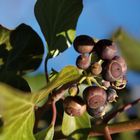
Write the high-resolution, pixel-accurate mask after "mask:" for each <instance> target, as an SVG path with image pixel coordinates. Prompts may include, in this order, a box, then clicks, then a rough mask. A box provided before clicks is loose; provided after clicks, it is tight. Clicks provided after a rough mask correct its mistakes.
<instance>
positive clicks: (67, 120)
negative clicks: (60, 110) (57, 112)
mask: <svg viewBox="0 0 140 140" xmlns="http://www.w3.org/2000/svg"><path fill="white" fill-rule="evenodd" d="M90 127H91V124H90V119H89V116H88V114H87V113H85V114H83V115H82V116H80V117H72V116H69V115H67V114H66V113H64V116H63V122H62V132H63V134H64V135H66V136H70V137H72V138H74V139H76V140H81V139H87V135H86V132H84V133H83V132H81V133H76V130H78V129H82V128H90ZM74 132H75V133H74Z"/></svg>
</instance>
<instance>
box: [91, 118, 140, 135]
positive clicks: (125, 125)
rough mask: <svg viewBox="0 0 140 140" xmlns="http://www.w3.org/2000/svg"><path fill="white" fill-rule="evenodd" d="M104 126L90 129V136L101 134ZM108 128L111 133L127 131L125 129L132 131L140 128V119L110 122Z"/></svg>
mask: <svg viewBox="0 0 140 140" xmlns="http://www.w3.org/2000/svg"><path fill="white" fill-rule="evenodd" d="M102 127H104V126H103V125H102V126H95V127H94V130H90V132H89V136H101V135H103V133H102ZM108 129H109V132H110V134H115V133H120V132H125V131H132V130H140V119H135V120H130V121H125V122H120V123H116V124H109V125H108Z"/></svg>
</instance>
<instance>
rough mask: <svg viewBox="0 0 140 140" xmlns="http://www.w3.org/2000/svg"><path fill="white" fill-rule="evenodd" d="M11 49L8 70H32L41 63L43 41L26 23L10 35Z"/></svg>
mask: <svg viewBox="0 0 140 140" xmlns="http://www.w3.org/2000/svg"><path fill="white" fill-rule="evenodd" d="M10 43H11V45H12V47H13V48H12V50H11V52H10V53H9V56H8V59H7V63H8V66H7V67H8V68H7V69H8V70H13V69H14V70H17V71H22V72H26V71H33V70H36V69H37V68H38V66H39V65H40V64H41V61H42V56H43V53H44V47H43V42H42V40H41V38H40V37H39V36H38V34H37V33H36V32H35V31H34V30H33V29H32V28H31V27H30V26H28V25H26V24H21V25H19V26H18V27H17V28H16V29H15V30H14V31H12V32H11V35H10Z"/></svg>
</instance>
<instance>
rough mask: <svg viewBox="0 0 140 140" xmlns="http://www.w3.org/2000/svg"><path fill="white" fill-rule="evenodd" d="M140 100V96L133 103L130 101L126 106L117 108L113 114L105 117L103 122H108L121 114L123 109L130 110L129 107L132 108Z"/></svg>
mask: <svg viewBox="0 0 140 140" xmlns="http://www.w3.org/2000/svg"><path fill="white" fill-rule="evenodd" d="M139 102H140V98H139V99H137V100H135V101H133V102H131V103H128V104H126V105H124V106H122V107H121V108H119V109H117V110H115V111H114V112H112V113H111V114H109V115H108V116H106V117H105V118H104V119H103V122H104V123H106V124H107V123H108V122H109V121H110V120H111V119H112V118H114V117H115V116H116V115H118V114H120V113H121V112H123V111H126V110H128V109H129V108H131V107H132V106H134V105H136V104H137V103H139Z"/></svg>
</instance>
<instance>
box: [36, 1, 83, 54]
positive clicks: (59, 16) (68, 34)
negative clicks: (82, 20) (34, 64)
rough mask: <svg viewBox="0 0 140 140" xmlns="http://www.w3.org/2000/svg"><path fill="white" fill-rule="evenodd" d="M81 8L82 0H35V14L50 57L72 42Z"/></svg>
mask: <svg viewBox="0 0 140 140" xmlns="http://www.w3.org/2000/svg"><path fill="white" fill-rule="evenodd" d="M82 8H83V5H82V0H61V1H60V0H37V3H36V5H35V16H36V18H37V21H38V23H39V25H40V27H41V30H42V33H43V34H44V37H45V39H46V41H47V44H48V52H49V56H50V57H53V56H54V55H55V56H56V55H58V54H59V52H63V51H64V50H65V49H67V48H68V47H69V46H70V44H71V43H72V41H73V39H74V36H75V28H76V23H77V20H78V17H79V15H80V13H81V11H82ZM68 42H69V43H68Z"/></svg>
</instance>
